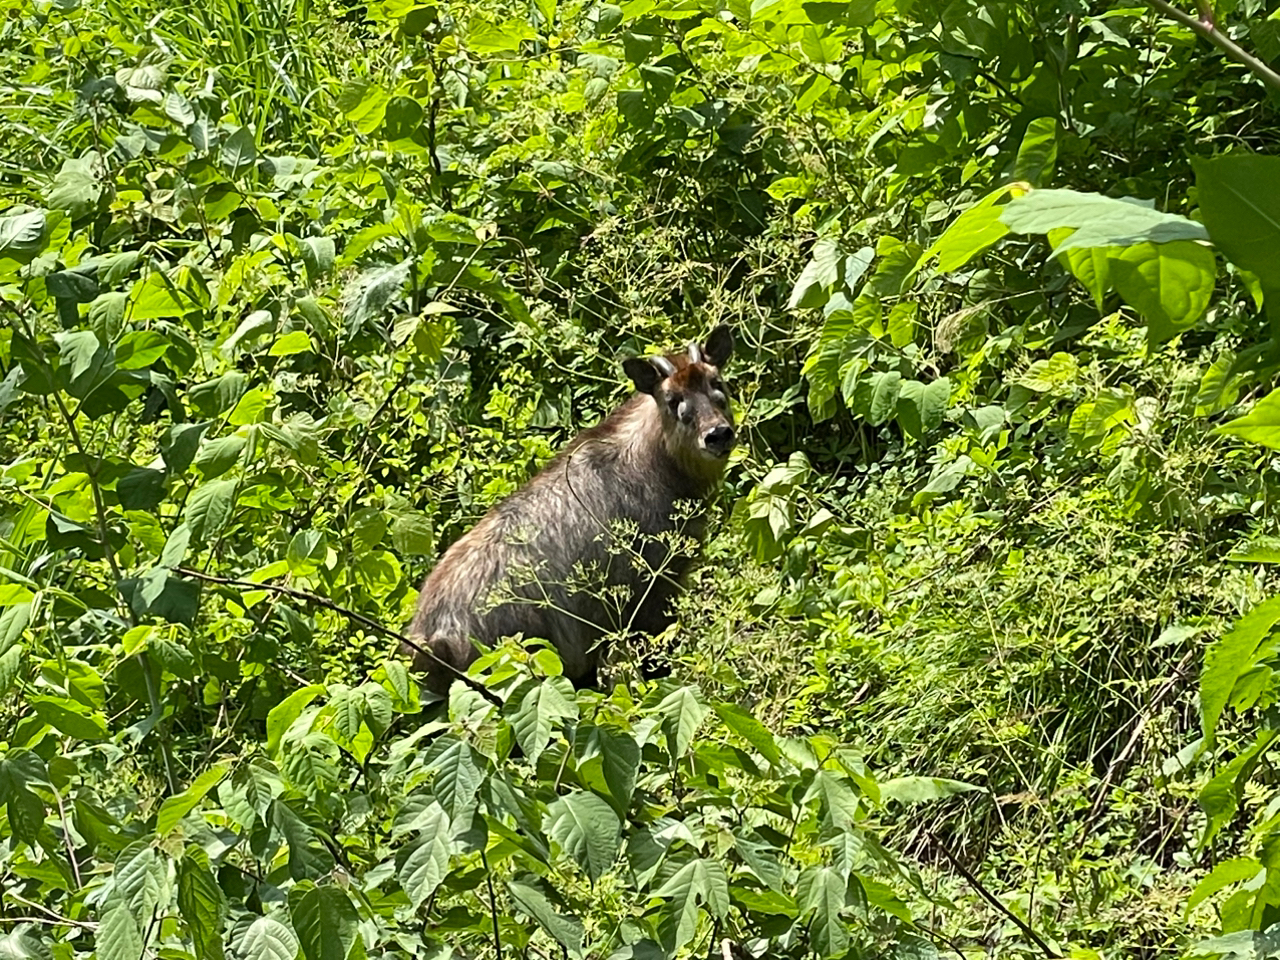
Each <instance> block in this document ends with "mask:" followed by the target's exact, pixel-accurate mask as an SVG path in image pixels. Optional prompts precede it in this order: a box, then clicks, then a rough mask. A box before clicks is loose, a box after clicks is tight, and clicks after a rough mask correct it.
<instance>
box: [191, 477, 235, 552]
mask: <svg viewBox="0 0 1280 960" xmlns="http://www.w3.org/2000/svg"><path fill="white" fill-rule="evenodd" d="M236 486H237V483H236V481H235V480H212V481H210V482H208V483H204V484H201V485H200V486H199V487H197V488H196V490H195V492H194V493H193V494H191V496H190V497H189V498H188V499H187V508H186V511H185V513H184V514H183V518H184V520H185V521H186V524H187V526H188V527H190V528H191V535H192V537H194V538H195V539H196V541H197V542H200V543H207V542H208V541H210V540H215V539H217V537H218V535H219V534H221V533H222V531H223V530H225V529H226V527H227V524H228V523H229V522H230V520H231V517H232V514H233V513H234V512H235V507H236Z"/></svg>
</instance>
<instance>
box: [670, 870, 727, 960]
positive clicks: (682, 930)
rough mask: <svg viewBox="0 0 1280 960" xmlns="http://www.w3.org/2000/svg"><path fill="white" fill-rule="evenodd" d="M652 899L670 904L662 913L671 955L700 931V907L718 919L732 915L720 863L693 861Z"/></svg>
mask: <svg viewBox="0 0 1280 960" xmlns="http://www.w3.org/2000/svg"><path fill="white" fill-rule="evenodd" d="M652 896H654V897H658V898H660V899H664V900H669V901H670V902H669V903H668V904H667V906H666V908H665V910H664V911H663V921H664V922H663V927H664V929H665V930H666V931H667V932H668V935H667V936H666V937H665V938H664V939H665V940H666V946H667V949H668V950H669V951H672V952H674V951H676V950H679V949H680V948H682V947H684V946H685V945H686V944H687V943H689V941H690V940H692V939H693V936H694V934H695V933H697V931H698V913H699V911H698V905H699V904H703V905H704V906H705V907H706V908H707V910H708V912H710V913H711V915H712V916H714V917H716V918H723V917H724V916H725V915H726V914H728V912H729V880H728V877H727V875H726V874H725V870H724V864H723V863H721V862H720V861H719V860H703V859H699V860H692V861H690V862H689V863H686V864H685V865H684V866H682V867H681V868H680V869H679V870H677V871H676V872H675V873H674V874H673V875H672V876H671V878H670V879H669V880H667V882H666V883H664V884H663V885H662V886H661V887H659V888H658V889H657V890H655V891H653V893H652Z"/></svg>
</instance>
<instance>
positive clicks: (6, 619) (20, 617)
mask: <svg viewBox="0 0 1280 960" xmlns="http://www.w3.org/2000/svg"><path fill="white" fill-rule="evenodd" d="M30 622H31V604H29V603H20V604H16V605H13V606H9V607H6V609H4V610H0V656H3V655H4V654H6V653H8V652H9V650H11V649H12V648H13V647H14V645H16V644H17V643H18V641H20V640H21V639H22V635H23V632H24V631H25V630H26V629H27V624H28V623H30Z"/></svg>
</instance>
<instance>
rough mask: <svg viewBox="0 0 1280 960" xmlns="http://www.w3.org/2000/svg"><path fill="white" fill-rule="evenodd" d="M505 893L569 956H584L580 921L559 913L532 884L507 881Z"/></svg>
mask: <svg viewBox="0 0 1280 960" xmlns="http://www.w3.org/2000/svg"><path fill="white" fill-rule="evenodd" d="M507 891H508V892H509V893H510V894H511V899H512V900H514V901H515V904H516V906H517V907H518V908H519V909H520V910H523V911H524V912H525V913H527V914H528V915H529V916H531V917H532V918H533V919H534V920H536V921H538V925H539V926H541V927H542V929H543V930H545V931H547V933H549V934H550V935H551V936H552V937H553V938H554V939H555V941H556V942H557V943H559V944H560V946H562V947H564V949H565V950H566V951H567V952H568V954H569V956H571V957H585V956H586V954H585V953H584V952H583V950H582V938H583V936H584V935H585V934H584V931H583V928H582V921H581V920H579V919H578V918H577V917H575V916H574V915H573V914H562V913H559V912H558V911H557V910H556V908H555V907H554V905H552V903H551V901H550V900H549V899H548V898H547V896H546V894H544V893H543V892H542V891H541V890H540V889H538V887H537V886H534V884H533V883H524V882H521V881H519V880H509V881H507Z"/></svg>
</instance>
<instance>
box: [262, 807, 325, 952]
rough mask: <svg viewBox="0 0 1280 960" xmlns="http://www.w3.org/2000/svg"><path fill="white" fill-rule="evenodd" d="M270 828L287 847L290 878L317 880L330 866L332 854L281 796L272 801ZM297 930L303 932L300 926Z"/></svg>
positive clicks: (311, 828) (312, 829)
mask: <svg viewBox="0 0 1280 960" xmlns="http://www.w3.org/2000/svg"><path fill="white" fill-rule="evenodd" d="M271 828H272V832H273V833H275V834H276V836H277V837H278V838H281V839H283V840H284V841H285V843H286V844H287V845H288V847H289V857H288V867H289V876H291V877H293V879H294V880H296V881H303V880H317V879H319V878H320V877H323V876H324V875H325V874H326V873H328V872H329V871H330V870H332V869H333V854H332V853H330V851H329V849H328V848H327V847H325V845H324V843H323V841H322V840H321V839H320V836H319V834H317V833H316V831H315V829H314V828H313V827H312V826H311V824H309V823H307V821H306V820H304V819H303V817H302V816H301V815H300V814H299V813H298V811H297V810H294V809H293V807H292V806H290V805H289V803H287V802H286V801H284V800H283V799H278V800H274V801H272V804H271ZM294 919H295V921H296V920H297V917H296V916H295V918H294ZM298 933H299V935H302V934H303V931H302V928H301V927H299V928H298ZM304 940H305V937H304Z"/></svg>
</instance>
